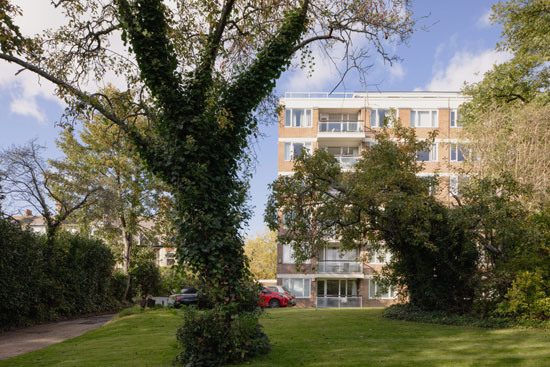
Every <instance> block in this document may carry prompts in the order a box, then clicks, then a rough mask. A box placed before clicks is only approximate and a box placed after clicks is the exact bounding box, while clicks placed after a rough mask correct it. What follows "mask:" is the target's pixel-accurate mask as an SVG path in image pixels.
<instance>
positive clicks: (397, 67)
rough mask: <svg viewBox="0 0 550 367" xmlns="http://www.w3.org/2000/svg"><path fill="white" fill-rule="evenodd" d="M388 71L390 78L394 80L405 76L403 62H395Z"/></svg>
mask: <svg viewBox="0 0 550 367" xmlns="http://www.w3.org/2000/svg"><path fill="white" fill-rule="evenodd" d="M388 71H389V73H390V80H392V81H394V80H401V79H403V78H404V77H405V70H404V69H403V66H401V64H398V63H393V66H390V67H389V68H388Z"/></svg>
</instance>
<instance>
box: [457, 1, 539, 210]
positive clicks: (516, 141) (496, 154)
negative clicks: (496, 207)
mask: <svg viewBox="0 0 550 367" xmlns="http://www.w3.org/2000/svg"><path fill="white" fill-rule="evenodd" d="M491 19H492V21H493V22H496V23H501V24H502V28H503V31H502V40H501V42H500V43H499V44H498V45H497V50H499V51H502V52H508V53H510V54H511V56H512V58H511V59H510V60H509V61H507V62H505V63H503V64H499V65H496V66H494V67H493V69H492V70H491V71H489V72H487V73H486V74H485V76H484V79H483V80H482V81H481V82H479V83H475V84H472V85H468V86H467V87H466V88H465V90H464V92H465V93H466V94H467V95H469V96H470V97H471V100H470V101H468V102H466V103H464V104H463V106H462V111H461V112H462V113H463V119H464V123H465V128H464V130H465V138H467V139H469V140H470V141H471V145H472V149H473V151H474V152H475V155H474V157H475V159H474V160H472V162H471V164H472V168H473V172H474V173H478V174H479V175H480V176H493V177H499V176H500V175H502V174H510V175H512V177H514V178H515V179H516V180H518V181H520V182H522V183H525V184H530V185H532V186H533V187H534V197H533V200H531V201H529V202H527V204H528V205H529V206H540V205H545V204H544V203H547V202H548V200H549V199H550V154H549V153H550V152H549V151H548V149H549V146H550V135H549V131H550V108H549V102H550V92H549V91H550V89H549V87H550V2H548V1H547V0H527V1H525V0H508V1H501V2H499V3H497V4H496V5H494V6H493V14H492V16H491Z"/></svg>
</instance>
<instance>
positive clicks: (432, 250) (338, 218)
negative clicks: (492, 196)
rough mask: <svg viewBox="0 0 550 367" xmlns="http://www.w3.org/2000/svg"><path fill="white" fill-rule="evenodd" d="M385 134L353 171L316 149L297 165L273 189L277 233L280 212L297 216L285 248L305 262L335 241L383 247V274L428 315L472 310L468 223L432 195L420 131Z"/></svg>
mask: <svg viewBox="0 0 550 367" xmlns="http://www.w3.org/2000/svg"><path fill="white" fill-rule="evenodd" d="M393 133H394V134H395V135H394V136H395V137H396V139H395V140H393V139H391V138H390V135H389V132H388V131H387V130H384V131H383V132H382V133H381V134H379V135H378V136H377V144H376V145H374V146H372V147H371V148H370V149H367V150H364V151H363V154H362V156H361V158H360V159H359V161H358V162H357V164H356V165H355V166H354V170H353V171H352V172H345V171H342V169H341V167H340V165H339V164H338V162H337V161H336V159H334V157H332V156H330V155H329V154H328V153H326V152H324V151H322V150H317V151H315V152H314V153H313V155H312V156H308V155H306V154H303V155H302V156H300V157H299V158H297V159H296V160H295V162H294V175H292V176H284V177H280V178H279V179H278V180H276V181H275V182H274V183H273V184H272V186H271V187H272V190H273V191H272V194H271V195H270V198H269V201H268V206H267V210H266V221H267V222H268V223H269V226H270V228H271V229H273V230H275V229H277V228H279V225H280V221H279V213H281V216H282V217H292V220H289V221H287V223H285V227H286V228H284V230H283V231H282V232H281V233H280V234H279V237H278V239H279V242H281V243H283V244H289V245H292V246H293V248H294V254H295V256H296V257H297V259H298V260H300V261H302V262H303V261H305V260H306V259H308V258H311V257H315V256H316V254H317V253H318V251H319V250H320V249H321V248H323V247H325V246H327V244H328V242H327V240H328V239H329V238H334V237H336V238H339V240H340V242H341V244H342V248H343V249H344V250H348V249H354V248H365V247H367V246H369V247H370V248H374V249H377V248H380V247H382V246H383V247H384V248H386V249H388V250H389V251H390V252H391V253H392V260H391V262H390V263H389V264H388V265H387V266H386V267H385V271H384V273H383V276H384V277H385V278H386V280H388V281H389V282H390V283H392V284H393V285H397V286H398V289H401V292H402V293H404V294H406V295H407V296H408V297H409V300H410V302H411V303H412V304H414V305H416V306H418V307H420V308H422V309H425V310H454V311H456V312H467V311H468V310H469V309H470V307H471V303H472V301H473V294H474V286H475V284H474V282H473V281H472V279H473V276H474V274H475V273H476V271H477V259H478V253H477V251H476V247H475V243H474V242H473V241H472V238H471V237H470V236H469V233H468V231H467V227H466V226H465V222H464V221H462V220H461V219H460V216H458V215H456V214H455V213H454V211H453V210H452V209H450V208H447V207H445V206H444V205H443V204H441V203H440V202H438V201H437V200H436V199H435V198H434V197H433V196H431V195H429V193H428V191H429V190H428V187H427V185H428V183H427V182H426V181H425V180H423V179H422V178H420V177H418V176H417V175H416V174H417V173H418V172H420V170H421V169H422V165H421V163H420V162H417V158H416V152H417V151H419V150H423V149H425V148H426V146H427V145H426V144H429V141H417V140H416V136H415V132H414V129H410V128H406V129H405V128H396V129H395V130H394V131H393Z"/></svg>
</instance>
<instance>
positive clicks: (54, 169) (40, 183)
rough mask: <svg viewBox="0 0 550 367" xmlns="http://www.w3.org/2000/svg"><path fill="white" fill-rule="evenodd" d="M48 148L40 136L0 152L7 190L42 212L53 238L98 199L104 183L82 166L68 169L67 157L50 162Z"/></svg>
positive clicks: (16, 200)
mask: <svg viewBox="0 0 550 367" xmlns="http://www.w3.org/2000/svg"><path fill="white" fill-rule="evenodd" d="M44 149H45V148H44V147H43V146H41V145H39V144H38V143H37V142H36V140H31V141H30V142H29V143H27V144H26V145H22V146H13V147H11V148H8V149H5V150H3V151H2V152H0V167H1V170H0V176H2V180H3V182H4V194H5V195H7V197H8V198H9V199H10V201H11V202H12V203H13V206H14V207H17V206H21V205H28V206H30V207H31V208H33V209H35V210H36V211H37V212H38V213H40V214H41V215H42V217H43V219H44V222H45V224H46V236H47V238H48V240H49V241H51V240H53V238H54V236H55V234H56V233H57V232H58V231H59V229H60V228H61V225H62V224H63V223H64V222H66V221H67V219H68V218H69V217H70V216H71V215H73V214H74V213H75V212H77V211H79V210H82V209H83V208H85V207H87V206H89V205H91V204H93V203H94V202H96V201H97V198H98V193H99V192H101V190H102V188H101V184H100V183H99V182H98V181H97V180H95V179H94V178H93V177H92V176H91V175H89V172H87V171H85V170H82V169H81V168H80V167H75V169H72V170H68V169H67V166H66V163H67V162H65V161H63V160H50V161H49V162H46V161H45V160H44V158H43V157H42V155H41V153H42V151H43V150H44Z"/></svg>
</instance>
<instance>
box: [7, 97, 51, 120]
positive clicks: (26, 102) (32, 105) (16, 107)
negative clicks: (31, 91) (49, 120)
mask: <svg viewBox="0 0 550 367" xmlns="http://www.w3.org/2000/svg"><path fill="white" fill-rule="evenodd" d="M10 111H11V112H13V113H16V114H19V115H23V116H31V117H34V118H35V119H36V120H38V122H41V123H42V122H45V121H46V116H44V113H43V112H42V111H41V110H40V109H39V108H38V105H37V104H36V99H29V98H27V99H25V98H16V99H13V100H12V101H11V104H10Z"/></svg>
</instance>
